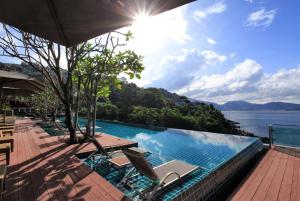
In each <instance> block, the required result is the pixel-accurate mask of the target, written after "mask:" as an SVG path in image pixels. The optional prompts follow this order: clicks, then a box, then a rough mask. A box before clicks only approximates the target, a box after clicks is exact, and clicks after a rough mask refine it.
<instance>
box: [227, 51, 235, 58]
mask: <svg viewBox="0 0 300 201" xmlns="http://www.w3.org/2000/svg"><path fill="white" fill-rule="evenodd" d="M236 55H237V54H236V53H235V52H233V53H231V54H230V55H229V57H230V58H233V57H236Z"/></svg>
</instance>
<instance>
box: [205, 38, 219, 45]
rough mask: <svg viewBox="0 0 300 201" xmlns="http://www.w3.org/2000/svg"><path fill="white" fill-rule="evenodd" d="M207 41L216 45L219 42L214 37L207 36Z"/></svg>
mask: <svg viewBox="0 0 300 201" xmlns="http://www.w3.org/2000/svg"><path fill="white" fill-rule="evenodd" d="M206 40H207V42H208V43H209V44H210V45H215V44H217V41H215V40H214V39H212V38H206Z"/></svg>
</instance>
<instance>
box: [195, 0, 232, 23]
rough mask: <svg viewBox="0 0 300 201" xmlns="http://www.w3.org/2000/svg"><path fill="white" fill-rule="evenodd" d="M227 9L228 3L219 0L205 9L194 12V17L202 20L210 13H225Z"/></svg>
mask: <svg viewBox="0 0 300 201" xmlns="http://www.w3.org/2000/svg"><path fill="white" fill-rule="evenodd" d="M226 9H227V6H226V4H225V3H224V2H223V1H219V2H217V3H215V4H213V5H211V6H209V7H207V8H205V9H203V10H196V11H195V12H194V19H195V20H196V21H199V22H200V21H201V20H203V19H204V18H206V17H207V16H209V15H212V14H220V13H223V12H224V11H225V10H226Z"/></svg>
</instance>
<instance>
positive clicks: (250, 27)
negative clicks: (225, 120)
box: [129, 0, 300, 103]
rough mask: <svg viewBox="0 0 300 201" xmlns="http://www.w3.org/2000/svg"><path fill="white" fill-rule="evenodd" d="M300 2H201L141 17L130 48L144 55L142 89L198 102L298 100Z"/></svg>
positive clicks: (134, 27) (132, 29) (250, 0)
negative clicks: (157, 90) (167, 92)
mask: <svg viewBox="0 0 300 201" xmlns="http://www.w3.org/2000/svg"><path fill="white" fill-rule="evenodd" d="M299 10H300V3H299V2H297V1H292V0H287V1H274V0H235V1H229V0H227V1H226V0H220V1H211V0H201V1H200V0H198V1H196V2H193V3H190V4H188V5H186V6H183V7H180V8H177V9H174V10H171V11H168V12H166V13H163V14H160V15H158V16H155V17H146V16H144V15H143V14H140V15H139V17H137V22H136V23H135V24H134V25H133V26H132V27H130V30H131V31H132V32H133V34H134V39H133V40H132V41H131V43H130V44H129V46H130V47H131V48H132V49H134V50H135V51H136V52H137V53H139V54H141V55H143V56H144V64H145V67H146V69H145V70H144V72H143V73H142V79H141V80H133V82H135V83H136V84H137V85H138V86H141V87H160V88H165V89H167V90H169V91H172V92H176V93H178V94H180V95H185V96H188V97H190V98H193V99H197V100H200V101H212V102H216V103H224V102H227V101H234V100H245V101H249V102H253V103H265V102H271V101H284V102H294V103H300V90H299V89H300V26H299V24H300V13H299Z"/></svg>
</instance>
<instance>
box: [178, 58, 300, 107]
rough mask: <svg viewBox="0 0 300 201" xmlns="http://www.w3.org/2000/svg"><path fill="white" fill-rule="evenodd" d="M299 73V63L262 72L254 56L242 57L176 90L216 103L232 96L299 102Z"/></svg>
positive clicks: (233, 97) (265, 100)
mask: <svg viewBox="0 0 300 201" xmlns="http://www.w3.org/2000/svg"><path fill="white" fill-rule="evenodd" d="M299 77H300V66H299V67H296V68H292V69H283V70H279V71H277V72H275V73H273V74H266V73H264V72H263V67H262V65H260V64H259V63H257V62H256V61H255V60H251V59H246V60H244V61H243V62H241V63H239V64H236V65H235V66H234V67H233V68H231V69H230V70H228V71H227V72H226V73H224V74H213V75H209V76H198V77H196V78H194V79H193V81H192V82H190V83H189V84H188V85H186V86H185V87H183V88H181V89H180V90H177V91H176V92H177V93H179V94H182V95H186V96H188V97H191V98H194V99H198V100H204V101H212V102H218V103H224V102H227V101H232V100H246V101H251V102H257V103H264V102H270V101H287V102H295V103H300V94H299V88H300V82H299Z"/></svg>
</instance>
